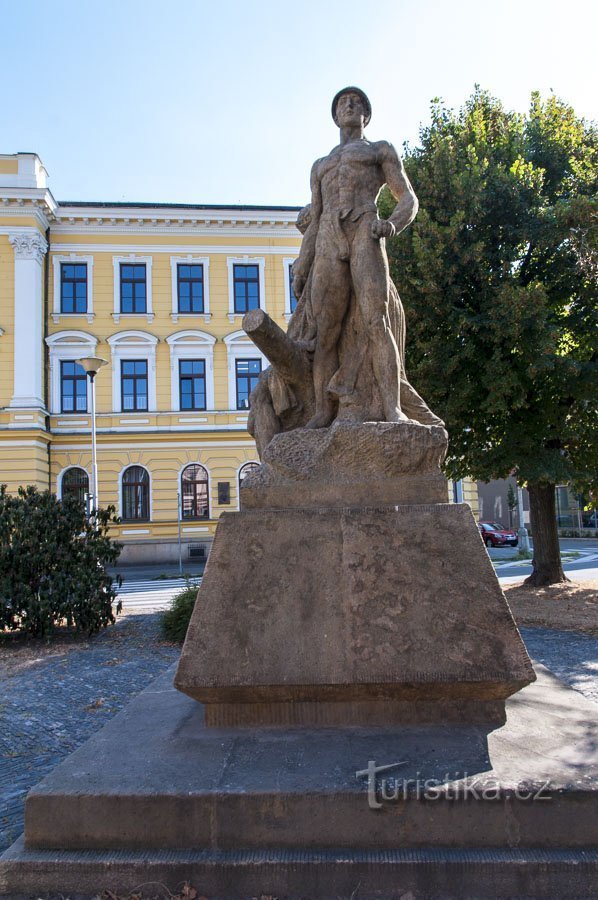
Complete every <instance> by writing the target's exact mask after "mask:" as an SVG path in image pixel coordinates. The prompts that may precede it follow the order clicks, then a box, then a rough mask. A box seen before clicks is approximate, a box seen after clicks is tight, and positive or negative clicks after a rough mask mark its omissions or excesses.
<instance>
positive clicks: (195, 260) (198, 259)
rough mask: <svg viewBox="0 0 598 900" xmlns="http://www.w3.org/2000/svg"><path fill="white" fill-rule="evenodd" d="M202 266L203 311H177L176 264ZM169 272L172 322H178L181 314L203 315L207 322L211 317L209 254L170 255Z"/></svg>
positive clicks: (190, 315) (192, 316) (193, 316)
mask: <svg viewBox="0 0 598 900" xmlns="http://www.w3.org/2000/svg"><path fill="white" fill-rule="evenodd" d="M179 265H183V266H197V265H200V266H203V312H202V313H191V312H190V313H181V312H179V296H178V266H179ZM170 272H171V277H172V313H171V319H172V321H173V322H178V320H179V318H180V317H181V316H183V317H186V316H189V317H191V318H197V317H198V316H203V318H204V322H209V321H210V319H211V318H212V314H211V312H210V257H209V256H192V254H190V253H189V254H187V256H171V257H170Z"/></svg>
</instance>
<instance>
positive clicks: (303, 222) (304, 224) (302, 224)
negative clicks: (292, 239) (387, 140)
mask: <svg viewBox="0 0 598 900" xmlns="http://www.w3.org/2000/svg"><path fill="white" fill-rule="evenodd" d="M310 222H311V203H308V204H307V206H304V207H303V208H302V209H300V210H299V213H298V215H297V221H296V222H295V225H296V226H297V228H298V229H299V231H300V232H301V234H305V232H306V231H307V229H308V228H309V223H310Z"/></svg>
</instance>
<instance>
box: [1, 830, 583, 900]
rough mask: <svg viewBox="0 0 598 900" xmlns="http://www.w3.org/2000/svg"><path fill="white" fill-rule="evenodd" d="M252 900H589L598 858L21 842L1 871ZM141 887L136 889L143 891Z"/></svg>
mask: <svg viewBox="0 0 598 900" xmlns="http://www.w3.org/2000/svg"><path fill="white" fill-rule="evenodd" d="M185 881H187V882H189V883H190V884H191V885H192V886H193V887H194V888H195V889H196V890H197V892H198V895H199V896H205V897H208V898H210V900H214V898H245V897H246V898H249V897H260V896H262V895H264V896H273V897H285V898H295V897H296V898H305V897H309V898H331V900H332V898H334V900H339V898H372V897H376V898H389V900H390V898H393V900H398V898H405V900H407V898H409V900H411V898H413V900H419V898H444V900H446V898H451V897H453V898H506V897H508V898H516V897H517V898H532V897H533V898H550V900H554V898H556V897H558V898H560V900H564V898H582V897H583V898H592V897H598V850H582V849H580V850H574V851H571V850H540V849H518V850H509V849H504V850H503V849H475V848H470V849H459V850H457V849H419V850H386V851H355V850H353V851H347V850H338V851H335V850H325V851H315V850H312V851H302V850H264V851H245V852H236V851H222V850H221V851H217V850H152V851H149V852H148V851H141V850H140V851H131V850H128V851H110V852H106V851H100V850H95V851H81V852H72V851H71V852H66V851H49V850H46V851H40V850H33V851H32V850H26V849H25V848H24V844H23V841H22V839H21V840H19V841H17V843H16V844H14V845H13V847H12V848H11V849H10V850H9V851H8V852H7V853H6V854H5V855H4V857H3V858H2V861H1V862H0V891H1V892H3V893H4V895H5V896H6V895H7V894H8V896H10V897H12V898H13V900H17V898H26V897H27V898H28V897H31V895H32V894H34V895H35V896H36V897H39V896H40V893H42V892H43V893H45V894H48V893H49V894H51V893H52V892H56V893H60V894H63V895H65V894H66V893H67V892H68V896H69V897H70V898H71V900H74V897H75V896H77V897H81V898H83V897H86V896H87V897H93V896H97V895H98V894H99V895H101V894H102V892H103V891H113V892H114V893H116V894H122V893H125V892H131V891H133V890H135V889H139V890H143V892H144V894H145V895H147V896H156V895H158V896H160V895H162V896H164V897H167V896H168V891H170V892H171V893H173V894H174V893H177V892H178V890H180V887H181V884H182V883H183V882H185ZM142 885H143V887H140V886H142Z"/></svg>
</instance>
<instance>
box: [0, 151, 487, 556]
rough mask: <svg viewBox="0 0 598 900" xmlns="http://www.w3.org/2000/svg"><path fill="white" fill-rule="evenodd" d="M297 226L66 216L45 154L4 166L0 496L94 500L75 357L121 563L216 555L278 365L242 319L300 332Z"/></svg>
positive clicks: (284, 213)
mask: <svg viewBox="0 0 598 900" xmlns="http://www.w3.org/2000/svg"><path fill="white" fill-rule="evenodd" d="M297 212H298V210H297V208H295V207H263V206H234V207H233V206H200V205H181V204H172V205H167V204H149V203H127V204H121V203H81V202H68V203H63V202H57V201H56V200H55V199H54V197H53V196H52V194H51V192H50V191H49V189H48V187H47V173H46V170H45V169H44V166H43V164H42V162H41V160H40V159H39V157H38V156H37V155H36V154H34V153H17V154H14V155H0V482H4V483H6V484H7V485H8V487H9V490H12V491H14V490H16V488H17V487H18V486H19V485H20V484H35V485H37V486H38V487H39V488H40V489H42V490H44V489H47V488H50V490H52V491H54V492H56V493H57V495H58V496H62V495H63V494H65V493H66V492H68V491H74V492H77V493H78V494H79V495H81V496H83V495H84V494H86V493H88V492H89V479H90V472H91V438H90V432H91V418H90V400H91V397H90V387H89V383H88V380H87V378H86V376H85V374H84V372H83V370H82V369H81V367H80V366H79V364H78V363H76V360H77V359H80V358H82V357H88V356H99V357H102V358H104V359H105V360H107V361H108V365H106V366H105V367H104V368H102V369H100V371H99V372H98V375H97V377H96V390H97V434H98V477H99V489H98V497H99V502H100V504H101V505H102V506H106V505H108V504H113V505H114V506H115V507H116V509H117V512H118V515H119V516H120V517H121V519H122V523H121V524H120V525H119V526H118V528H117V529H116V531H117V534H116V535H115V536H116V537H118V539H120V540H122V541H123V543H124V544H125V549H124V551H123V557H122V560H123V561H125V562H128V561H130V562H133V561H158V560H159V561H169V560H174V559H176V558H178V541H179V530H180V536H181V539H182V542H183V547H184V556H185V558H189V556H190V555H191V556H196V555H197V554H201V553H202V551H206V552H207V550H208V549H209V545H210V543H211V540H212V537H213V534H214V529H215V527H216V522H217V519H218V516H219V515H220V513H221V511H222V510H226V509H236V508H238V498H239V482H240V479H242V477H243V474H244V471H247V470H246V469H244V467H245V466H247V464H251V463H255V462H256V460H257V452H256V449H255V444H254V442H253V440H252V438H251V437H250V435H249V434H248V433H247V430H246V423H247V399H248V395H249V391H250V390H251V388H252V386H253V384H254V383H255V381H256V379H257V376H258V374H259V372H260V370H261V368H262V367H263V366H265V365H267V361H266V360H265V358H264V357H262V355H261V353H260V352H259V351H258V350H257V348H256V347H255V346H254V345H253V344H252V343H251V341H249V340H248V338H247V337H246V336H245V334H244V332H243V331H242V330H241V321H242V318H243V314H244V312H245V311H246V310H247V309H251V308H255V307H257V306H260V307H262V308H263V309H265V310H266V311H267V312H268V313H269V314H270V315H271V316H272V318H273V319H274V320H275V321H277V322H278V323H279V324H280V325H281V326H285V324H286V322H287V321H288V319H289V317H290V314H291V312H292V309H293V306H294V297H293V294H292V288H291V284H290V271H289V270H290V266H291V264H292V262H293V260H294V259H295V258H296V256H297V253H298V251H299V246H300V242H301V236H300V234H299V232H298V231H297V229H296V228H295V224H294V223H295V219H296V216H297ZM453 495H454V496H453ZM475 498H476V494H475V485H473V484H470V483H464V484H458V485H454V486H450V497H449V499H465V500H466V501H468V502H472V501H474V503H475Z"/></svg>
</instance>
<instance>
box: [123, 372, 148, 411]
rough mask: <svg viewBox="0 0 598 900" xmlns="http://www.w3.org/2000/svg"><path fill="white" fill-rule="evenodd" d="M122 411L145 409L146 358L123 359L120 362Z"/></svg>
mask: <svg viewBox="0 0 598 900" xmlns="http://www.w3.org/2000/svg"><path fill="white" fill-rule="evenodd" d="M120 376H121V377H120V385H121V401H122V410H123V412H134V411H137V410H140V411H143V412H146V411H147V360H146V359H123V360H122V361H121V364H120Z"/></svg>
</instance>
